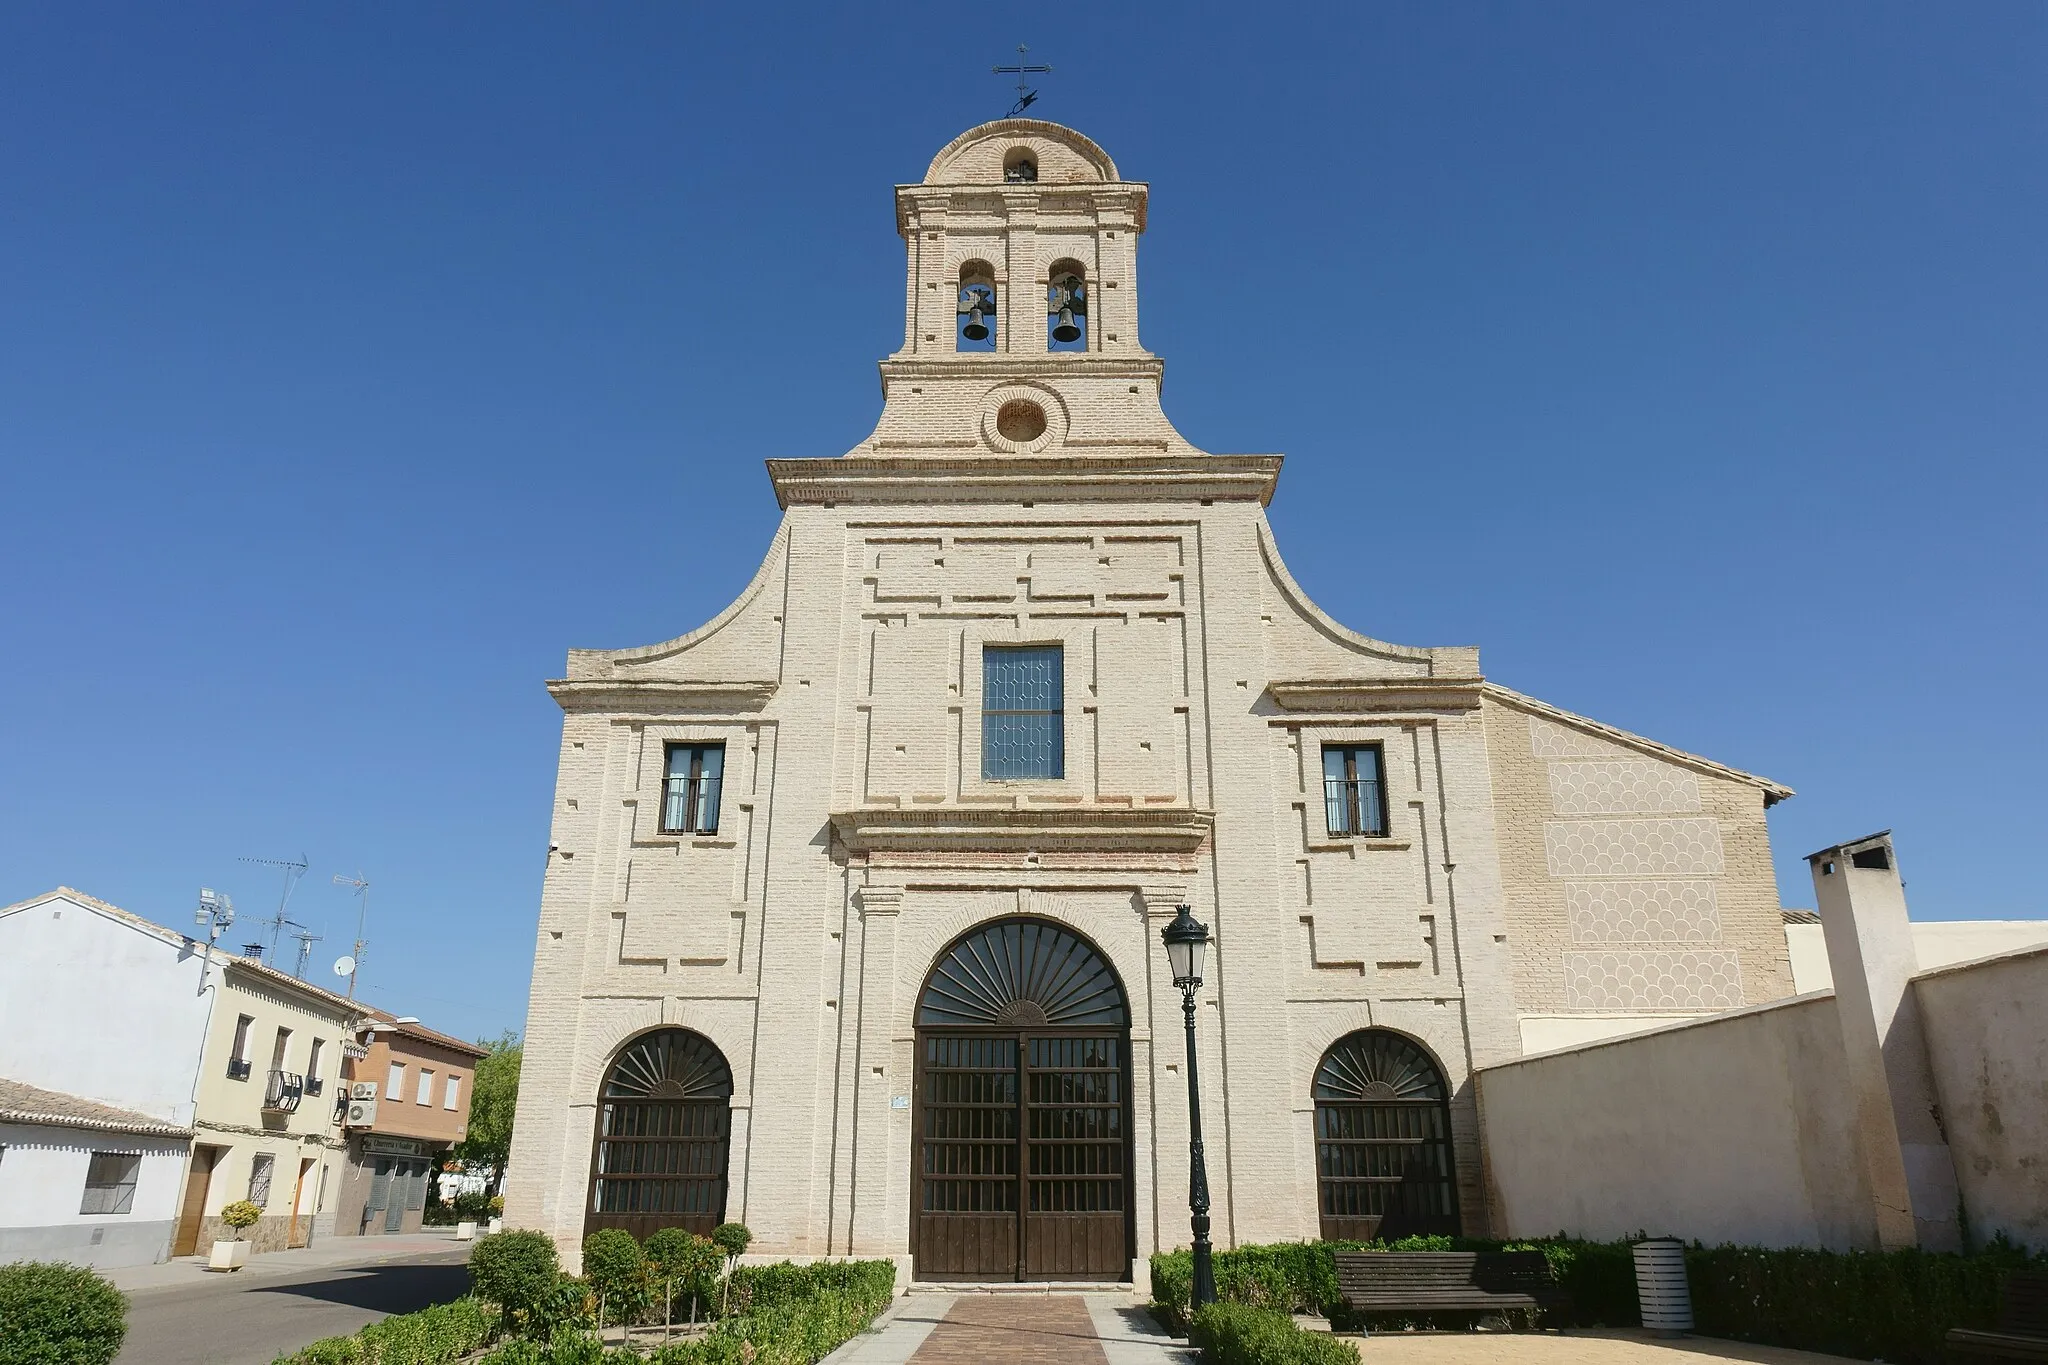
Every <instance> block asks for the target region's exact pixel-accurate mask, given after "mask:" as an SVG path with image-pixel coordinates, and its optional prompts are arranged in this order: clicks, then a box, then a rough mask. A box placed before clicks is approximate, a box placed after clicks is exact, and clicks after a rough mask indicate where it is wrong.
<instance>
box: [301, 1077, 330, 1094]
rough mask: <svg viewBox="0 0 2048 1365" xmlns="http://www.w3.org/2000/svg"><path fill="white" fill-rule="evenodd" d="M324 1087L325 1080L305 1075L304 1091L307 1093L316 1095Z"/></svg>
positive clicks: (325, 1084)
mask: <svg viewBox="0 0 2048 1365" xmlns="http://www.w3.org/2000/svg"><path fill="white" fill-rule="evenodd" d="M326 1088H327V1082H325V1081H323V1080H321V1079H320V1078H319V1077H318V1076H308V1077H306V1093H307V1094H308V1095H317V1094H319V1093H320V1092H321V1091H322V1090H325V1089H326Z"/></svg>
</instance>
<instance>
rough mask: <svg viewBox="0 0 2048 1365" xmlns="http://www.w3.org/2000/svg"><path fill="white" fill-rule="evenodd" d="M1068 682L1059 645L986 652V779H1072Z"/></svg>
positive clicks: (983, 680) (983, 729) (983, 767)
mask: <svg viewBox="0 0 2048 1365" xmlns="http://www.w3.org/2000/svg"><path fill="white" fill-rule="evenodd" d="M1065 705H1066V679H1065V670H1064V668H1063V667H1062V664H1061V651H1060V647H1059V646H1058V645H1028V646H1024V647H1021V648H1012V647H1001V648H999V647H996V646H989V647H988V648H986V649H983V650H982V652H981V775H982V776H983V777H985V778H1011V777H1065V776H1066V775H1067V743H1066V714H1065V710H1064V708H1065Z"/></svg>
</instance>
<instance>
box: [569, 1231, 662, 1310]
mask: <svg viewBox="0 0 2048 1365" xmlns="http://www.w3.org/2000/svg"><path fill="white" fill-rule="evenodd" d="M583 1278H584V1279H585V1280H587V1281H589V1283H590V1288H591V1290H592V1292H594V1293H595V1294H596V1295H597V1301H598V1326H600V1327H602V1326H605V1325H607V1324H608V1323H617V1322H637V1321H639V1319H640V1315H641V1314H642V1313H644V1312H645V1311H646V1310H647V1305H648V1303H649V1302H650V1300H651V1296H650V1295H649V1294H648V1292H647V1257H646V1256H645V1255H644V1254H643V1253H642V1252H641V1250H640V1244H639V1243H638V1242H636V1241H634V1240H633V1234H632V1233H630V1232H627V1231H626V1230H625V1229H624V1228H599V1229H598V1230H597V1231H596V1232H593V1233H591V1234H590V1235H589V1236H587V1237H585V1238H584V1239H583Z"/></svg>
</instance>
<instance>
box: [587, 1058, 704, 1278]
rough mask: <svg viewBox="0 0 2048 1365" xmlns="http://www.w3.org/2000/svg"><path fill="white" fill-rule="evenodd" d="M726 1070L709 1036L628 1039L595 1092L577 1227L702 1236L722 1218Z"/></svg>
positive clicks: (636, 1235) (637, 1235)
mask: <svg viewBox="0 0 2048 1365" xmlns="http://www.w3.org/2000/svg"><path fill="white" fill-rule="evenodd" d="M731 1101H732V1068H731V1067H729V1066H727V1065H726V1064H725V1054H724V1053H722V1052H720V1051H719V1050H718V1048H717V1046H716V1045H715V1044H713V1043H712V1041H711V1040H710V1039H709V1038H706V1037H705V1036H704V1035H703V1034H701V1033H692V1032H691V1031H690V1030H688V1029H680V1028H669V1029H659V1030H656V1031H655V1032H653V1033H643V1034H641V1035H640V1036H639V1037H638V1038H635V1039H633V1040H632V1041H631V1042H630V1043H628V1044H627V1045H626V1046H625V1047H624V1048H623V1049H622V1050H621V1051H620V1052H619V1055H618V1057H617V1058H616V1059H615V1060H614V1061H613V1062H612V1064H611V1068H610V1069H609V1070H608V1071H606V1072H605V1076H604V1084H603V1085H602V1086H601V1087H599V1089H598V1101H597V1104H598V1109H597V1135H596V1138H595V1139H594V1143H593V1149H592V1151H591V1154H590V1198H589V1201H588V1202H587V1203H586V1204H585V1205H584V1213H583V1231H584V1234H585V1235H586V1236H587V1235H589V1234H590V1233H592V1232H595V1231H596V1230H597V1229H599V1228H624V1229H625V1230H626V1231H628V1232H630V1233H632V1234H633V1235H634V1236H635V1237H642V1238H644V1237H646V1236H647V1234H648V1233H650V1232H653V1231H655V1230H656V1229H657V1228H669V1227H680V1228H688V1229H689V1230H690V1231H691V1232H695V1233H698V1234H700V1235H702V1234H708V1233H709V1232H710V1231H711V1229H713V1228H715V1227H717V1226H718V1225H719V1224H720V1223H722V1222H724V1221H725V1167H726V1154H727V1141H726V1139H727V1136H728V1134H729V1133H730V1132H731V1127H732V1116H731Z"/></svg>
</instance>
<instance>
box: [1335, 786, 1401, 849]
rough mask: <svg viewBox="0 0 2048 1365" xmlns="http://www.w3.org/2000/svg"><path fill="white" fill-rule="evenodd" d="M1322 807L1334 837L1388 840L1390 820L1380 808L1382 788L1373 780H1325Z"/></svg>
mask: <svg viewBox="0 0 2048 1365" xmlns="http://www.w3.org/2000/svg"><path fill="white" fill-rule="evenodd" d="M1323 806H1324V815H1325V817H1326V818H1327V820H1328V822H1329V826H1330V833H1332V834H1363V835H1365V836H1367V837H1369V838H1374V839H1380V838H1385V837H1386V833H1387V817H1386V813H1385V810H1384V809H1383V808H1382V807H1381V805H1380V784H1379V783H1378V782H1376V781H1374V780H1373V779H1372V778H1369V777H1326V778H1324V779H1323Z"/></svg>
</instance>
